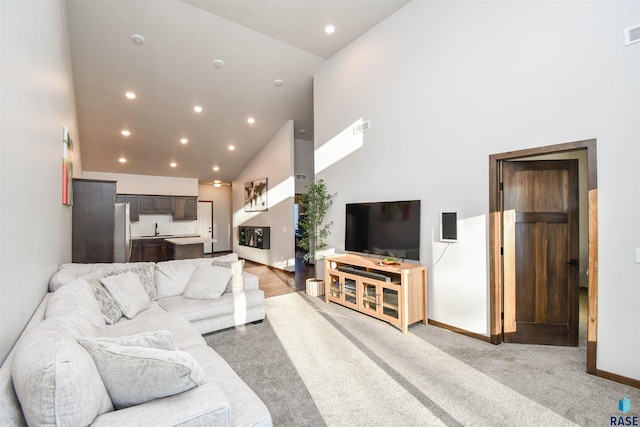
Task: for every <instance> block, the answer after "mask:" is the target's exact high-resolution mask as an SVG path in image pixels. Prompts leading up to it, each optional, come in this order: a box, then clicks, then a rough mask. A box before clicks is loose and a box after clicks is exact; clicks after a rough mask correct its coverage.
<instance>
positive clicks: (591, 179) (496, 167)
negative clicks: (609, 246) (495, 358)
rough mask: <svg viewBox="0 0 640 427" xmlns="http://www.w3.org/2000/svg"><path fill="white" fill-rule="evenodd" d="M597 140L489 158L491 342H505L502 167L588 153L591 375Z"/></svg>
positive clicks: (590, 360) (590, 363)
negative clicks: (537, 158)
mask: <svg viewBox="0 0 640 427" xmlns="http://www.w3.org/2000/svg"><path fill="white" fill-rule="evenodd" d="M596 145H597V144H596V140H595V139H588V140H584V141H575V142H569V143H565V144H556V145H550V146H546V147H538V148H530V149H525V150H518V151H510V152H506V153H500V154H492V155H490V156H489V300H490V302H489V304H490V313H489V317H490V319H489V320H490V322H489V323H490V326H489V327H490V335H491V342H492V343H494V344H499V343H501V342H502V323H503V319H502V316H503V312H504V304H503V289H504V287H503V286H504V281H503V273H504V264H503V259H502V253H501V251H502V241H503V238H502V237H503V232H504V229H503V222H502V206H501V201H500V176H499V172H500V164H501V162H503V161H507V160H517V159H521V158H524V157H532V156H540V155H545V154H555V153H566V152H570V151H581V150H586V152H587V188H588V210H589V212H588V222H589V238H588V239H589V243H588V247H589V262H588V271H589V276H588V283H589V295H588V301H589V302H588V310H589V314H588V319H587V372H588V373H590V374H594V375H595V374H596V350H597V326H598V179H597V156H596Z"/></svg>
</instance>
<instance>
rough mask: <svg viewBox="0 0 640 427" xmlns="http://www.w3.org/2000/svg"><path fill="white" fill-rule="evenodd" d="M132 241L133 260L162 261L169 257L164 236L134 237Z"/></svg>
mask: <svg viewBox="0 0 640 427" xmlns="http://www.w3.org/2000/svg"><path fill="white" fill-rule="evenodd" d="M131 243H132V244H131V262H161V261H166V260H167V259H168V257H167V247H166V242H165V241H164V239H163V238H158V239H134V240H132V241H131Z"/></svg>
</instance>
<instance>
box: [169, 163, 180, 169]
mask: <svg viewBox="0 0 640 427" xmlns="http://www.w3.org/2000/svg"><path fill="white" fill-rule="evenodd" d="M169 166H171V167H172V168H175V167H176V166H178V164H177V163H176V162H171V163H169Z"/></svg>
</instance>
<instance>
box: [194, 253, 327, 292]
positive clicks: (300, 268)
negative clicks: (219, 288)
mask: <svg viewBox="0 0 640 427" xmlns="http://www.w3.org/2000/svg"><path fill="white" fill-rule="evenodd" d="M229 253H231V252H230V251H227V252H216V253H214V254H213V256H214V257H217V256H222V255H227V254H229ZM205 256H206V257H210V256H212V255H211V254H207V255H205ZM244 271H246V272H248V273H251V274H255V275H256V276H258V282H259V286H260V289H262V290H263V291H264V296H265V298H270V297H275V296H278V295H284V294H288V293H291V292H299V291H304V290H305V289H306V284H305V281H306V280H307V279H308V278H310V277H313V276H314V267H313V265H310V264H305V262H304V260H303V259H302V257H298V258H296V268H295V273H294V272H288V271H284V270H280V269H277V268H273V267H270V266H268V265H264V264H259V263H257V262H253V261H249V260H245V264H244Z"/></svg>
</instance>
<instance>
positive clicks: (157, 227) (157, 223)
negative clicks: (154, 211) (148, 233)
mask: <svg viewBox="0 0 640 427" xmlns="http://www.w3.org/2000/svg"><path fill="white" fill-rule="evenodd" d="M155 235H156V236H157V235H158V223H157V222H156V234H155Z"/></svg>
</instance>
